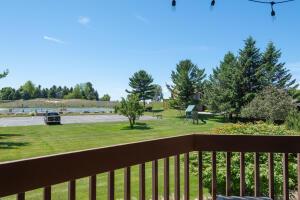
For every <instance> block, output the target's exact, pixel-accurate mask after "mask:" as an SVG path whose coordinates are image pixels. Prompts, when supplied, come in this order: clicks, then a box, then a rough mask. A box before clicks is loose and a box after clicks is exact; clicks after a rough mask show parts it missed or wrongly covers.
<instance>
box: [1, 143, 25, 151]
mask: <svg viewBox="0 0 300 200" xmlns="http://www.w3.org/2000/svg"><path fill="white" fill-rule="evenodd" d="M27 145H29V143H28V142H0V149H18V148H20V147H24V146H27Z"/></svg>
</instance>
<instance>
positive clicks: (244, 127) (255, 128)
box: [190, 122, 297, 199]
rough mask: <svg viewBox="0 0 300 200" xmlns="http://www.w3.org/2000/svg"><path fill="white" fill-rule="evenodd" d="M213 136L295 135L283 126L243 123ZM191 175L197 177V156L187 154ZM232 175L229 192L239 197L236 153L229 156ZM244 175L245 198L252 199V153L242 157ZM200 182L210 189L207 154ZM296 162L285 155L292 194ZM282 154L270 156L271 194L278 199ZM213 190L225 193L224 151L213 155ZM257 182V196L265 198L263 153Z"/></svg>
mask: <svg viewBox="0 0 300 200" xmlns="http://www.w3.org/2000/svg"><path fill="white" fill-rule="evenodd" d="M215 132H216V134H247V135H269V134H272V135H286V134H288V135H295V134H297V133H296V132H294V131H289V130H286V128H285V127H284V126H278V125H272V124H267V123H263V122H258V123H254V124H253V123H247V124H231V125H225V126H224V127H221V128H217V129H215ZM190 160H191V172H192V173H193V174H195V175H197V174H198V161H197V155H196V154H191V156H190ZM231 163H232V166H231V173H232V191H233V195H239V181H240V171H239V170H240V167H239V165H240V162H239V153H232V160H231ZM245 163H246V165H245V168H246V169H245V172H246V195H251V196H253V191H254V174H253V171H254V164H253V163H254V154H253V153H246V154H245ZM203 164H204V165H203V181H204V182H203V183H204V187H206V188H211V175H212V169H211V153H203ZM296 169H297V161H296V155H294V154H290V156H289V178H290V179H289V188H290V189H291V191H293V190H294V191H295V190H296V188H297V170H296ZM282 171H283V170H282V154H279V153H276V154H274V177H275V182H274V184H275V192H276V196H277V197H278V198H279V199H281V196H280V195H281V194H282V180H283V172H282ZM217 177H218V178H217V191H218V192H220V193H222V194H225V189H226V156H225V153H224V152H219V153H217ZM260 179H261V186H260V190H261V195H262V196H268V155H267V153H261V154H260Z"/></svg>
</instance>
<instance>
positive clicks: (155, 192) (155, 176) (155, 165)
mask: <svg viewBox="0 0 300 200" xmlns="http://www.w3.org/2000/svg"><path fill="white" fill-rule="evenodd" d="M152 200H158V162H157V160H154V161H152Z"/></svg>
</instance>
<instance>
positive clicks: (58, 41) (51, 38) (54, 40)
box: [43, 35, 65, 44]
mask: <svg viewBox="0 0 300 200" xmlns="http://www.w3.org/2000/svg"><path fill="white" fill-rule="evenodd" d="M43 39H44V40H48V41H50V42H54V43H58V44H65V42H64V41H62V40H60V39H57V38H54V37H49V36H46V35H45V36H44V37H43Z"/></svg>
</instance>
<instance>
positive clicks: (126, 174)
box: [124, 167, 131, 200]
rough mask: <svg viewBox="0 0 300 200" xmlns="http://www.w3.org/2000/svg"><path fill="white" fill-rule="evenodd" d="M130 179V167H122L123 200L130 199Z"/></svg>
mask: <svg viewBox="0 0 300 200" xmlns="http://www.w3.org/2000/svg"><path fill="white" fill-rule="evenodd" d="M130 179H131V169H130V167H126V168H125V169H124V200H130V198H131V191H130Z"/></svg>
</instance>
